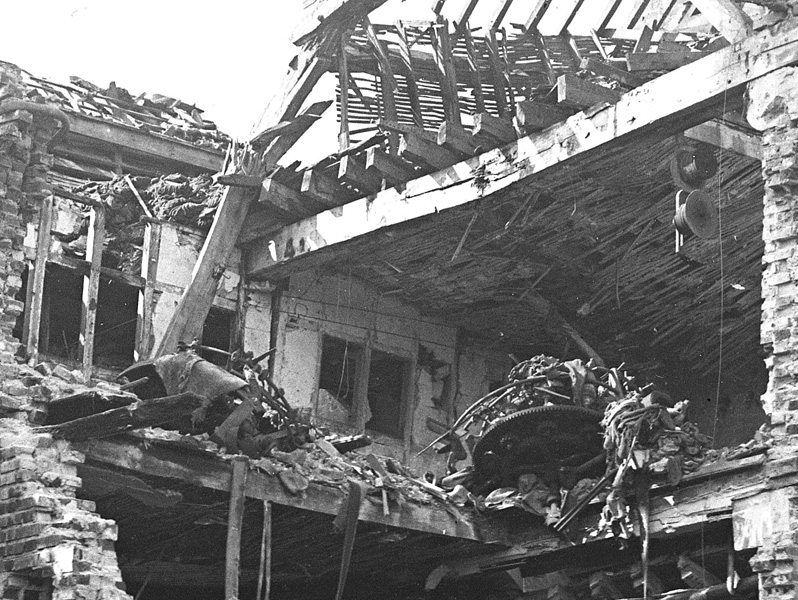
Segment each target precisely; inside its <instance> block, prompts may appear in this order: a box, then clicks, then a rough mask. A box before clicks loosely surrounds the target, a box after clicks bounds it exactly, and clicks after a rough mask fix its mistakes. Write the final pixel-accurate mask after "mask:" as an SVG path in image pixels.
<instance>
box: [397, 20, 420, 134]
mask: <svg viewBox="0 0 798 600" xmlns="http://www.w3.org/2000/svg"><path fill="white" fill-rule="evenodd" d="M396 31H397V34H398V35H399V58H400V59H401V61H402V66H403V67H404V73H403V75H404V76H405V81H406V82H407V95H408V97H409V98H410V111H411V112H412V113H413V122H414V123H415V124H416V125H417V126H418V127H424V117H423V114H422V112H421V103H420V102H419V99H418V84H417V83H416V74H415V72H414V71H413V60H412V57H411V54H410V44H408V41H407V31H406V30H405V25H404V23H403V22H402V21H397V22H396Z"/></svg>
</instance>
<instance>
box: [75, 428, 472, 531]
mask: <svg viewBox="0 0 798 600" xmlns="http://www.w3.org/2000/svg"><path fill="white" fill-rule="evenodd" d="M75 447H76V449H78V450H79V451H81V452H84V453H85V454H86V458H87V460H90V461H92V462H94V463H101V464H105V465H110V466H113V467H119V468H122V469H127V470H129V471H132V472H134V473H139V474H143V475H154V476H158V477H165V478H167V479H174V480H177V481H181V482H183V483H190V484H192V485H196V486H199V487H203V488H209V489H213V490H218V491H221V492H225V493H229V491H230V483H231V480H232V473H233V467H232V465H231V464H230V463H229V462H227V461H224V460H221V459H220V458H219V457H218V456H216V455H213V454H211V453H209V454H208V455H207V457H204V456H199V455H197V454H196V453H191V454H189V453H185V452H179V451H176V450H174V449H171V448H167V447H165V446H161V445H157V444H151V445H149V447H144V443H143V442H138V441H129V440H122V439H113V440H111V439H108V440H90V441H86V442H82V443H76V444H75ZM245 493H246V496H247V497H249V498H256V499H258V500H268V501H270V502H274V503H275V504H280V505H283V506H292V507H294V508H299V509H304V510H310V511H313V512H317V513H322V514H327V515H335V514H337V513H338V509H339V507H340V505H341V504H342V503H343V502H345V500H346V493H345V492H344V491H342V490H340V489H338V488H333V487H328V486H325V485H318V484H315V483H311V484H310V486H309V487H308V489H307V490H306V491H305V492H304V493H303V494H301V495H299V496H295V495H293V494H291V493H290V492H288V490H286V488H285V487H284V486H283V485H282V484H281V483H280V481H279V479H278V478H277V477H275V476H272V475H268V474H267V473H264V472H262V471H259V470H255V469H250V471H249V472H248V474H247V482H246V490H245ZM359 519H360V520H361V521H368V522H371V523H379V524H383V525H389V526H391V527H401V528H403V529H411V530H415V531H423V532H426V533H434V534H437V535H445V536H450V537H458V538H463V539H470V540H480V541H481V540H482V539H483V536H482V533H481V532H480V530H479V529H478V528H477V526H476V525H474V524H473V523H469V522H467V521H466V520H465V518H464V517H462V516H460V518H458V516H457V514H456V512H455V514H453V512H452V511H449V510H447V509H446V508H444V507H442V506H422V505H418V504H414V503H412V502H404V503H402V506H401V507H399V506H395V505H392V506H391V511H390V514H388V515H385V514H383V507H382V504H374V503H372V502H369V501H366V502H363V504H362V506H361V507H360V517H359Z"/></svg>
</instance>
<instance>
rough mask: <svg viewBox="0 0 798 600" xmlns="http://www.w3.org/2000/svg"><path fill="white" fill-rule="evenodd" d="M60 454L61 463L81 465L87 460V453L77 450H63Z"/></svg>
mask: <svg viewBox="0 0 798 600" xmlns="http://www.w3.org/2000/svg"><path fill="white" fill-rule="evenodd" d="M59 456H60V460H61V463H63V464H65V465H81V464H83V463H84V462H86V455H85V454H84V453H83V452H79V451H77V450H71V449H66V450H61V451H60V454H59Z"/></svg>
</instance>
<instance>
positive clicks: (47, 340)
mask: <svg viewBox="0 0 798 600" xmlns="http://www.w3.org/2000/svg"><path fill="white" fill-rule="evenodd" d="M82 295H83V276H82V275H79V274H78V273H76V272H74V271H71V270H69V269H65V268H64V267H60V266H58V265H52V264H48V265H47V268H46V269H45V275H44V294H43V298H42V318H41V326H40V328H39V351H40V352H42V353H44V354H50V355H53V356H60V357H62V358H66V359H68V360H73V361H79V360H80V359H81V354H80V314H81V311H82V308H83V300H82Z"/></svg>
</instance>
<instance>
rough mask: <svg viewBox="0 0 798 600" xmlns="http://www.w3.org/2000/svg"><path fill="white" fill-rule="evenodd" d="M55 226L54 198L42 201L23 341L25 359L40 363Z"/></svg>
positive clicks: (29, 272)
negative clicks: (53, 227) (40, 346)
mask: <svg viewBox="0 0 798 600" xmlns="http://www.w3.org/2000/svg"><path fill="white" fill-rule="evenodd" d="M52 226H53V196H52V195H49V196H47V197H46V198H45V199H44V200H42V205H41V208H40V209H39V229H38V231H37V235H36V258H35V259H34V260H33V264H32V265H30V268H29V269H28V288H27V290H26V299H25V307H26V310H25V322H24V324H23V327H22V339H23V341H24V344H25V358H26V359H27V360H28V361H30V362H32V363H34V364H35V363H36V362H38V356H39V330H40V328H41V321H42V302H43V300H44V275H45V272H46V270H47V257H48V255H49V253H50V239H51V231H50V230H51V229H52Z"/></svg>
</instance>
